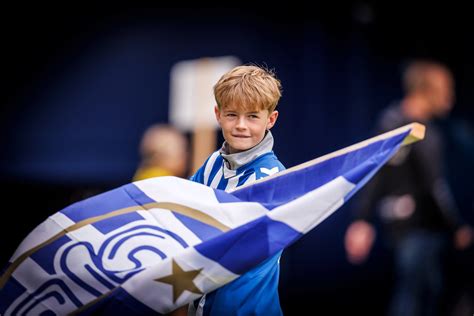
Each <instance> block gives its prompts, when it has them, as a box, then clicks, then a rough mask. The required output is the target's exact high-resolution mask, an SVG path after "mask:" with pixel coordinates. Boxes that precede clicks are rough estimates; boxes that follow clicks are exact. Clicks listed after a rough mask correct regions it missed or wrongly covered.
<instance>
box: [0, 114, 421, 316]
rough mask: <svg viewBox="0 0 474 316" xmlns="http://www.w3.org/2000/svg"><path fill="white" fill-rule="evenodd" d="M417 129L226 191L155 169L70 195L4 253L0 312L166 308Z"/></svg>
mask: <svg viewBox="0 0 474 316" xmlns="http://www.w3.org/2000/svg"><path fill="white" fill-rule="evenodd" d="M423 137H424V126H423V125H420V124H417V123H413V124H410V125H407V126H404V127H401V128H399V129H396V130H393V131H391V132H389V133H386V134H382V135H379V136H377V137H374V138H372V139H369V140H366V141H364V142H361V143H358V144H355V145H353V146H350V147H348V148H345V149H342V150H339V151H337V152H334V153H332V154H329V155H326V156H323V157H321V158H318V159H315V160H313V161H309V162H307V163H304V164H302V165H299V166H296V167H293V168H291V169H288V170H285V171H283V172H280V173H277V174H274V175H272V176H270V177H267V178H265V179H262V180H259V181H257V182H255V183H254V184H251V185H248V186H244V187H240V188H238V189H237V190H235V191H233V192H230V193H226V192H224V191H221V190H215V189H212V188H209V187H206V186H204V185H201V184H198V183H194V182H191V181H188V180H184V179H179V178H175V177H161V178H153V179H149V180H144V181H139V182H134V183H131V184H127V185H124V186H122V187H120V188H117V189H115V190H112V191H109V192H106V193H103V194H100V195H97V196H95V197H92V198H89V199H87V200H84V201H81V202H78V203H75V204H73V205H71V206H69V207H67V208H65V209H63V210H61V211H60V212H58V213H56V214H54V215H52V216H50V217H49V218H48V219H47V220H46V221H45V222H43V223H42V224H41V225H39V226H38V227H37V228H36V229H35V230H33V231H32V232H31V233H30V234H29V236H28V237H27V238H26V239H25V240H24V241H23V243H22V244H21V245H20V246H19V248H18V249H17V251H16V252H15V254H14V255H13V257H12V258H11V259H10V262H9V264H8V265H7V267H6V269H5V270H4V272H3V274H2V276H1V279H0V313H1V314H2V315H17V314H18V315H20V314H21V315H49V314H59V315H63V314H68V313H77V314H80V313H83V314H88V313H94V312H98V311H100V312H101V313H103V314H110V315H122V314H129V315H134V314H136V315H143V314H148V313H150V314H152V313H157V312H158V313H167V312H169V311H172V310H174V309H176V308H177V307H179V306H182V305H184V304H187V303H189V302H191V301H194V300H195V299H197V298H199V297H200V296H202V295H203V294H204V293H207V292H210V291H212V290H214V289H216V288H218V287H220V286H222V285H224V284H226V283H228V282H230V281H232V280H234V279H235V278H238V277H239V275H241V274H243V273H245V272H246V271H248V270H250V269H251V268H253V267H254V266H256V265H257V264H259V263H260V262H262V261H263V260H265V259H266V258H268V257H270V256H272V255H273V254H275V253H276V252H277V251H280V250H281V249H283V248H285V247H287V246H288V245H290V244H292V243H293V242H295V241H296V240H297V239H299V238H300V237H301V236H303V234H305V233H307V232H308V231H310V230H311V229H313V228H314V227H315V226H317V225H318V224H319V223H321V222H322V221H323V220H324V219H325V218H327V217H328V216H329V215H331V214H332V213H333V212H334V211H335V210H336V209H338V208H339V207H340V206H341V205H343V204H344V202H345V201H347V200H348V199H349V198H350V197H351V196H352V195H353V194H354V193H355V192H356V191H357V190H358V189H360V188H361V187H362V186H363V185H364V184H365V183H366V182H367V181H368V180H369V179H370V178H371V177H372V176H373V175H374V173H375V172H376V171H377V170H378V169H379V168H380V167H381V166H383V164H384V163H385V162H387V160H388V159H390V158H391V157H392V156H393V155H394V154H395V153H396V152H397V150H398V149H399V147H400V146H402V145H404V144H407V143H410V142H413V141H416V140H420V139H422V138H423ZM43 313H44V314H43Z"/></svg>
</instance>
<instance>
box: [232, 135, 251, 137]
mask: <svg viewBox="0 0 474 316" xmlns="http://www.w3.org/2000/svg"><path fill="white" fill-rule="evenodd" d="M232 136H233V137H237V138H249V137H250V136H247V135H232Z"/></svg>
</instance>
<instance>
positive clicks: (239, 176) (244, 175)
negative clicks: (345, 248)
mask: <svg viewBox="0 0 474 316" xmlns="http://www.w3.org/2000/svg"><path fill="white" fill-rule="evenodd" d="M272 148H273V136H272V134H271V132H270V131H268V132H267V134H266V135H265V137H264V139H263V140H262V141H261V142H260V143H259V144H258V145H257V146H255V147H253V148H251V149H249V150H247V151H244V152H240V153H236V154H227V153H226V152H227V150H226V143H224V145H223V146H222V148H221V150H219V151H216V152H214V153H213V154H212V155H211V156H210V157H209V158H208V159H207V160H206V162H205V163H204V165H203V166H202V167H201V168H200V169H199V170H198V171H197V172H196V174H194V175H193V176H192V177H191V180H192V181H195V182H199V183H202V184H205V185H207V186H210V187H212V188H217V189H221V190H226V191H229V190H232V189H234V188H236V187H239V186H241V185H243V184H246V183H251V182H253V181H255V180H258V179H260V178H264V177H266V176H269V175H272V174H274V173H277V172H278V171H281V170H284V169H285V167H284V166H283V165H282V164H281V163H280V161H278V158H277V157H276V156H275V154H274V153H273V151H272ZM280 256H281V251H280V252H278V253H276V254H275V255H274V256H272V257H271V258H269V259H267V260H265V261H264V262H262V263H260V264H259V265H258V266H256V267H255V268H253V269H252V270H250V271H248V272H246V273H245V274H243V275H241V276H240V277H239V278H237V279H236V280H234V281H232V282H230V283H228V284H226V285H224V286H223V287H221V288H219V289H217V290H216V291H213V292H211V293H208V294H206V295H205V296H204V297H203V298H202V299H201V300H200V302H199V306H198V308H197V311H196V315H237V314H239V315H250V314H251V315H282V311H281V307H280V302H279V298H278V279H279V274H280V267H279V259H280Z"/></svg>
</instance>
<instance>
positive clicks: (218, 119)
mask: <svg viewBox="0 0 474 316" xmlns="http://www.w3.org/2000/svg"><path fill="white" fill-rule="evenodd" d="M214 114H215V115H216V120H217V123H219V126H220V125H221V111H220V110H219V108H218V107H217V105H216V106H214Z"/></svg>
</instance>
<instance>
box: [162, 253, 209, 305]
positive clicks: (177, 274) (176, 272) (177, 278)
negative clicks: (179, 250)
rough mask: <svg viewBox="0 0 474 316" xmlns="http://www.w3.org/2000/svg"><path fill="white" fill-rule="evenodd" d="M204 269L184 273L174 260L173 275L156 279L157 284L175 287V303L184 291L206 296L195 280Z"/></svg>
mask: <svg viewBox="0 0 474 316" xmlns="http://www.w3.org/2000/svg"><path fill="white" fill-rule="evenodd" d="M201 271H202V268H201V269H199V270H190V271H184V270H183V269H181V267H180V266H179V265H178V263H176V261H174V259H172V273H171V275H168V276H165V277H162V278H159V279H155V281H157V282H162V283H167V284H169V285H171V286H172V287H173V303H176V300H177V299H178V298H179V296H180V295H181V294H182V293H183V292H184V291H189V292H192V293H195V294H204V293H202V292H201V290H199V289H198V288H197V287H196V284H194V281H193V280H194V278H195V277H196V276H198V275H199V273H201Z"/></svg>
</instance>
